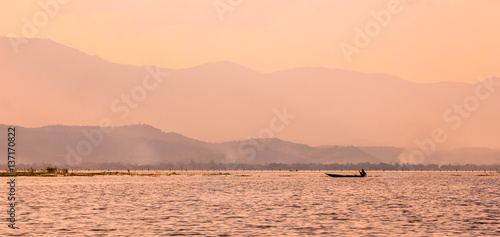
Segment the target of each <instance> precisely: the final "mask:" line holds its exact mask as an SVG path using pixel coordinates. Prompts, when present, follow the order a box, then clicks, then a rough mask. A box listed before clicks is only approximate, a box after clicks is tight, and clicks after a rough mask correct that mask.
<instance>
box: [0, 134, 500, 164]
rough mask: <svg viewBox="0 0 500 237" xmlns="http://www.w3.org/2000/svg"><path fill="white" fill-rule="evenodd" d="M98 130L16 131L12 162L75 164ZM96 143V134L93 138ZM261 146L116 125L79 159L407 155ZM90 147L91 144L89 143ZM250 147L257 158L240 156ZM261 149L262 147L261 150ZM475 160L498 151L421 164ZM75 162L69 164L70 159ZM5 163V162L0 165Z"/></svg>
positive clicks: (1, 139) (348, 159)
mask: <svg viewBox="0 0 500 237" xmlns="http://www.w3.org/2000/svg"><path fill="white" fill-rule="evenodd" d="M96 129H98V127H70V126H62V125H57V126H47V127H41V128H24V127H19V126H18V127H17V131H16V132H17V134H16V136H17V142H16V143H17V145H16V151H17V152H16V158H17V162H18V163H24V164H35V163H38V164H42V163H45V164H55V165H58V166H69V167H72V166H76V167H79V164H75V165H72V163H68V162H67V160H66V156H67V154H68V151H67V148H66V147H67V146H69V147H71V149H73V150H75V151H77V149H78V148H77V146H78V144H79V143H81V142H82V141H88V142H92V139H89V138H88V137H89V136H86V135H85V134H86V133H91V134H95V133H93V132H91V131H96ZM0 131H4V132H5V133H6V131H7V126H5V125H0ZM92 137H93V138H95V139H96V140H98V139H97V137H98V136H96V135H92ZM259 142H260V144H264V145H263V146H262V149H258V148H257V146H252V145H249V144H253V143H252V142H250V140H243V141H233V142H225V143H207V142H203V141H199V140H195V139H192V138H188V137H185V136H182V135H180V134H176V133H165V132H162V131H161V130H159V129H157V128H154V127H152V126H149V125H131V126H123V127H116V128H115V129H114V131H113V132H111V133H109V134H105V135H104V136H103V138H102V142H100V143H98V144H97V145H92V151H91V153H90V154H89V155H86V156H82V160H81V163H80V164H84V163H89V162H90V163H97V164H98V163H120V164H125V165H126V164H133V165H157V164H162V163H163V164H167V163H171V164H177V163H179V162H181V163H185V164H187V163H190V162H196V163H209V162H210V161H211V160H212V161H214V162H216V163H221V162H222V163H238V164H243V163H246V164H268V163H283V164H292V163H318V164H332V163H342V164H343V163H361V162H370V163H381V162H384V163H396V162H398V161H399V160H398V156H399V155H400V154H401V153H403V152H405V150H404V149H401V148H397V147H354V146H321V147H311V146H308V145H305V144H298V143H293V142H287V141H282V140H279V139H267V140H265V141H259ZM0 144H5V145H3V146H0V153H3V154H6V153H7V150H6V149H7V148H6V147H7V146H6V144H7V138H6V136H0ZM89 144H90V143H89ZM241 144H246V145H244V146H243V148H244V149H246V150H247V149H254V150H255V156H249V155H248V154H246V153H242V152H240V149H239V146H240V145H241ZM259 147H260V146H259ZM470 159H474V160H475V162H474V163H475V164H498V163H500V151H499V150H487V149H472V148H468V149H462V150H452V151H439V152H437V153H436V155H433V156H431V157H430V158H429V159H428V160H426V161H425V163H432V164H467V163H470V162H469V160H470ZM71 161H73V160H71ZM1 163H4V162H1Z"/></svg>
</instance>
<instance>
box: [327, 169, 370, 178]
mask: <svg viewBox="0 0 500 237" xmlns="http://www.w3.org/2000/svg"><path fill="white" fill-rule="evenodd" d="M326 175H328V176H330V177H334V178H363V177H365V176H366V172H365V170H361V171H359V170H358V172H357V173H356V174H354V175H342V174H326Z"/></svg>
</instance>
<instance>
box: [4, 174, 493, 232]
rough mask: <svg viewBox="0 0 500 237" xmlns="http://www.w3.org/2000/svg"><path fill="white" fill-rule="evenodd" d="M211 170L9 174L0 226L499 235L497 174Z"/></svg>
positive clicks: (43, 229)
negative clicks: (10, 199) (13, 206)
mask: <svg viewBox="0 0 500 237" xmlns="http://www.w3.org/2000/svg"><path fill="white" fill-rule="evenodd" d="M213 173H217V172H206V171H205V172H200V171H198V172H184V173H182V175H172V176H165V175H163V176H159V177H140V176H95V177H54V178H47V177H18V185H19V188H18V192H19V194H18V196H19V199H20V200H19V204H18V206H19V208H18V214H19V219H18V226H19V227H20V229H17V230H15V232H14V231H12V230H10V229H9V230H7V228H6V226H7V223H5V222H6V220H5V218H2V220H1V221H2V223H0V226H1V227H0V228H1V230H2V233H7V234H8V235H9V236H11V234H14V235H16V236H26V235H30V236H39V235H53V236H55V235H58V236H83V235H96V236H107V235H109V236H142V235H145V236H149V235H161V236H170V235H181V236H182V235H184V236H193V235H211V236H219V235H228V236H233V235H239V236H241V235H245V236H276V235H296V236H304V235H322V236H333V235H343V236H346V235H355V236H359V235H375V236H376V235H387V234H390V235H403V236H430V235H439V236H460V235H466V236H479V235H490V236H495V235H499V234H500V222H499V219H500V211H499V203H500V189H499V187H500V185H499V184H500V182H499V181H500V176H498V174H496V176H478V175H485V174H494V173H490V172H487V173H484V172H477V171H476V172H380V171H379V172H375V171H374V172H369V174H368V177H366V178H330V177H327V176H326V175H325V174H324V173H323V172H302V171H299V172H288V171H282V172H278V171H275V172H260V171H246V172H243V171H235V172H231V175H213V176H207V175H206V174H213ZM337 173H338V172H337ZM343 173H348V172H343ZM203 174H205V175H203ZM0 180H1V182H6V181H7V179H6V178H2V179H0ZM4 202H5V200H3V199H1V202H0V205H2V206H5V203H4Z"/></svg>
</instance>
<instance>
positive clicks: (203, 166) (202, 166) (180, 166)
mask: <svg viewBox="0 0 500 237" xmlns="http://www.w3.org/2000/svg"><path fill="white" fill-rule="evenodd" d="M51 165H57V166H58V167H59V168H68V169H70V170H71V169H73V170H86V169H90V170H127V169H129V170H294V171H295V170H358V169H365V170H387V171H389V170H402V171H405V170H408V171H412V170H415V171H420V170H422V171H439V170H461V171H466V170H469V171H471V170H500V164H496V165H473V164H467V165H436V164H427V165H410V164H399V163H395V164H388V163H379V164H372V163H357V164H354V163H347V164H337V163H333V164H281V163H269V164H261V165H257V164H245V163H216V162H213V161H210V162H209V163H195V162H190V163H177V164H169V163H167V164H158V165H132V164H121V163H82V164H81V165H79V166H77V167H67V166H64V165H58V164H32V165H26V164H18V165H16V166H17V169H18V170H28V169H30V167H31V168H32V169H40V170H41V169H46V167H47V166H51ZM1 167H5V168H6V167H7V165H6V164H4V165H2V166H1Z"/></svg>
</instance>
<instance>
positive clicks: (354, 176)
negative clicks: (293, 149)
mask: <svg viewBox="0 0 500 237" xmlns="http://www.w3.org/2000/svg"><path fill="white" fill-rule="evenodd" d="M326 175H328V176H330V177H334V178H363V177H365V176H361V175H341V174H326Z"/></svg>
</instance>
